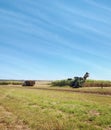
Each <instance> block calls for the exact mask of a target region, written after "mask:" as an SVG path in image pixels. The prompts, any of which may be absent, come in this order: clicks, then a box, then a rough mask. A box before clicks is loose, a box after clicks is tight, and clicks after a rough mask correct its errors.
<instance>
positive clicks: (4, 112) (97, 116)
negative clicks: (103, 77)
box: [0, 86, 111, 130]
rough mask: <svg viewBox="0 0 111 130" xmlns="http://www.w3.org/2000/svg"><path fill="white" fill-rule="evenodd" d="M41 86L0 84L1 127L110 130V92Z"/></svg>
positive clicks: (4, 129)
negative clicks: (99, 92) (83, 91)
mask: <svg viewBox="0 0 111 130" xmlns="http://www.w3.org/2000/svg"><path fill="white" fill-rule="evenodd" d="M35 87H36V86H35ZM43 88H44V87H43ZM43 88H42V89H43ZM45 88H47V89H48V87H45ZM42 89H41V90H40V87H39V89H30V88H28V87H14V86H12V87H11V86H10V87H7V86H0V106H1V107H0V110H1V111H0V115H1V116H0V126H1V128H2V129H3V130H7V129H8V130H18V129H20V130H26V129H27V130H29V129H30V130H80V129H81V130H111V118H110V117H111V96H105V95H98V94H96V95H95V94H86V93H82V94H81V93H75V92H69V91H64V90H62V91H61V89H60V91H59V90H57V91H55V90H54V91H50V90H42ZM54 89H56V88H54ZM67 90H68V88H67Z"/></svg>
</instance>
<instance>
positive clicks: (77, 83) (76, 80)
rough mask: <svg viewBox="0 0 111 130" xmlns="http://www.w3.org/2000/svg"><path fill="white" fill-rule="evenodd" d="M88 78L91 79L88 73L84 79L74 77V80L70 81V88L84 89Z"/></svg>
mask: <svg viewBox="0 0 111 130" xmlns="http://www.w3.org/2000/svg"><path fill="white" fill-rule="evenodd" d="M88 77H89V73H88V72H86V73H85V75H84V76H83V77H74V79H68V80H70V83H69V86H70V87H72V88H80V87H83V84H84V83H85V81H86V79H87V78H88Z"/></svg>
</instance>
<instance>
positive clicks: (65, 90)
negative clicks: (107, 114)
mask: <svg viewBox="0 0 111 130" xmlns="http://www.w3.org/2000/svg"><path fill="white" fill-rule="evenodd" d="M27 89H39V90H51V91H61V92H78V93H89V94H100V95H111V91H107V92H105V91H90V90H79V89H76V90H75V89H74V90H73V89H59V88H42V87H41V88H31V87H30V88H27Z"/></svg>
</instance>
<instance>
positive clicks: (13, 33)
mask: <svg viewBox="0 0 111 130" xmlns="http://www.w3.org/2000/svg"><path fill="white" fill-rule="evenodd" d="M110 54H111V0H0V79H41V80H45V79H46V80H50V79H53V80H55V79H65V78H69V77H70V78H71V77H74V76H83V75H84V73H85V72H89V73H90V79H101V80H103V79H104V80H111V57H110V56H111V55H110Z"/></svg>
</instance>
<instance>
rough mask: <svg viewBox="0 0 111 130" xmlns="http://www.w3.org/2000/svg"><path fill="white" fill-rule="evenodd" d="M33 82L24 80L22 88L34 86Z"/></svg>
mask: <svg viewBox="0 0 111 130" xmlns="http://www.w3.org/2000/svg"><path fill="white" fill-rule="evenodd" d="M34 85H35V81H34V80H26V81H24V82H23V84H22V86H34Z"/></svg>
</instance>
